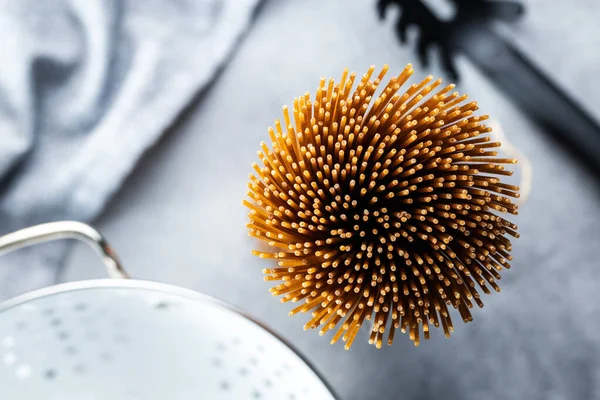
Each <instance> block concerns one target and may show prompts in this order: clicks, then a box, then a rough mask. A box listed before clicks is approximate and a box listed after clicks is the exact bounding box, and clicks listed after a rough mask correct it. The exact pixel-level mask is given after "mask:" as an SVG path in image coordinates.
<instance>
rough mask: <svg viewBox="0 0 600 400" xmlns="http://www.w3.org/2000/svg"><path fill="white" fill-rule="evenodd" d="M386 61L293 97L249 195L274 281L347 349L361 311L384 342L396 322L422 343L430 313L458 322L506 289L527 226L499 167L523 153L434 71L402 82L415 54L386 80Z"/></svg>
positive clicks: (434, 321)
mask: <svg viewBox="0 0 600 400" xmlns="http://www.w3.org/2000/svg"><path fill="white" fill-rule="evenodd" d="M387 70H388V67H387V66H385V67H384V68H383V69H382V71H381V72H380V73H379V74H378V75H377V76H375V77H374V72H375V67H371V68H370V69H369V70H368V72H367V73H366V74H365V75H364V76H363V77H362V79H360V81H358V83H356V80H357V79H356V74H355V73H351V74H348V70H345V71H344V72H343V74H342V77H341V80H340V81H339V83H337V84H336V83H335V82H334V80H329V81H326V80H325V79H324V78H323V79H321V82H320V85H319V88H318V89H317V91H316V95H315V96H314V98H311V96H310V95H309V93H306V94H305V95H304V96H301V97H299V98H297V99H295V100H294V107H293V110H292V111H291V115H290V111H289V109H288V108H287V107H285V106H284V107H283V123H282V122H280V121H275V129H272V128H270V129H269V135H270V141H271V145H270V146H269V145H267V144H266V143H261V149H260V151H259V152H258V157H259V159H260V165H259V164H253V168H254V171H255V172H254V174H251V175H250V180H249V183H248V188H249V191H248V197H249V199H248V200H244V204H245V205H246V206H247V207H248V208H249V209H250V214H249V218H250V221H249V223H248V224H247V226H248V228H249V234H250V235H251V236H254V237H256V238H258V239H261V240H263V241H265V242H266V243H267V244H268V247H265V249H264V250H260V251H259V250H256V251H254V254H255V255H257V256H259V257H261V258H266V259H273V260H274V261H272V262H273V264H274V265H273V266H272V267H271V268H267V269H265V270H264V273H265V279H266V280H268V281H274V282H276V285H275V286H274V287H273V288H272V289H271V292H272V294H273V295H275V296H281V300H282V301H283V302H299V303H300V305H299V306H297V307H296V308H295V309H293V310H292V311H291V312H290V314H291V315H293V314H296V313H311V314H312V318H311V319H310V320H309V321H308V322H307V323H306V325H305V329H310V328H312V329H319V333H320V334H322V335H323V334H325V333H327V332H328V331H330V330H331V331H333V337H332V339H331V342H332V343H335V342H336V341H338V340H339V339H340V338H341V339H342V340H343V341H344V342H345V348H346V349H349V348H350V346H351V345H352V342H353V341H354V339H355V337H356V335H357V333H358V331H359V329H360V328H361V326H362V325H363V324H365V321H371V323H370V324H369V325H370V327H371V333H370V339H369V342H370V343H371V344H375V345H376V346H377V347H378V348H379V347H381V345H382V343H383V341H385V340H386V339H387V343H388V344H392V342H393V340H394V334H395V332H396V331H397V330H400V331H401V332H403V333H405V332H408V333H409V335H410V339H411V340H412V341H413V342H414V343H415V345H418V344H419V341H420V338H421V337H424V338H425V339H429V337H430V331H431V329H432V327H440V326H441V327H442V329H443V331H444V333H445V335H446V336H449V335H450V333H451V332H452V331H453V323H452V320H451V315H450V314H451V310H452V309H455V310H457V311H458V314H459V315H460V317H461V318H462V320H463V321H465V322H468V321H471V320H472V314H471V311H470V310H471V308H473V306H474V305H477V306H479V307H482V306H483V303H482V300H481V294H480V293H490V292H491V290H490V289H492V290H495V291H499V290H500V288H499V287H498V285H497V281H498V280H499V279H500V272H501V271H502V270H504V269H508V268H510V264H509V261H510V260H512V257H511V255H510V254H509V252H510V251H511V242H510V240H509V236H512V237H518V233H517V227H516V226H515V225H514V224H512V223H511V222H509V221H508V220H506V219H505V218H504V216H502V215H503V214H517V205H516V204H514V203H513V202H512V201H511V198H517V197H518V196H519V194H518V190H519V188H518V187H517V186H513V185H509V184H506V183H503V182H502V180H501V177H503V176H508V175H511V171H509V170H506V169H505V168H504V164H514V163H516V160H513V159H506V158H501V157H500V156H499V155H498V152H497V149H496V148H498V147H500V143H498V142H492V141H491V140H490V137H489V135H487V134H488V133H489V132H490V128H488V127H487V126H485V125H484V124H483V122H484V121H485V120H486V119H487V118H488V117H487V116H486V115H477V114H476V113H475V112H476V110H477V109H478V106H477V103H476V102H467V96H465V95H459V94H458V93H456V92H454V91H453V89H454V85H448V86H442V81H441V80H434V79H433V77H431V76H430V77H427V78H426V79H425V80H423V81H422V82H420V83H417V84H412V85H410V86H408V87H407V89H406V90H405V91H401V88H402V87H403V86H404V85H405V84H406V83H407V81H408V80H409V77H410V76H411V74H412V73H413V69H412V67H411V66H410V65H408V66H407V67H406V68H405V69H404V70H403V71H402V72H401V73H400V74H399V75H398V76H395V77H392V78H391V79H390V80H389V82H388V83H387V84H386V85H385V87H383V88H381V87H380V86H382V80H383V78H384V75H385V74H386V72H387ZM373 77H374V79H373ZM376 92H378V93H377V95H376ZM365 325H366V324H365Z"/></svg>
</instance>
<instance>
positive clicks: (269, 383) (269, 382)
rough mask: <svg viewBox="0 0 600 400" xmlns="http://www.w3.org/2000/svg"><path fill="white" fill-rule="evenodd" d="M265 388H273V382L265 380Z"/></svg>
mask: <svg viewBox="0 0 600 400" xmlns="http://www.w3.org/2000/svg"><path fill="white" fill-rule="evenodd" d="M265 386H266V387H268V388H270V387H271V386H273V382H271V381H270V380H269V379H265Z"/></svg>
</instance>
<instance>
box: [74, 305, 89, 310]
mask: <svg viewBox="0 0 600 400" xmlns="http://www.w3.org/2000/svg"><path fill="white" fill-rule="evenodd" d="M87 308H88V307H87V304H85V303H77V304H75V307H74V309H75V311H77V312H84V311H86V310H87Z"/></svg>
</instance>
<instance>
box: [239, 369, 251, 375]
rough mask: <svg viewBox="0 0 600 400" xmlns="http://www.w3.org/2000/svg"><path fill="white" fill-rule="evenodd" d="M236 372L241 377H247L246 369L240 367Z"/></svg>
mask: <svg viewBox="0 0 600 400" xmlns="http://www.w3.org/2000/svg"><path fill="white" fill-rule="evenodd" d="M238 372H239V373H240V375H241V376H247V375H248V372H249V371H248V369H247V368H244V367H242V368H240V369H239V371H238Z"/></svg>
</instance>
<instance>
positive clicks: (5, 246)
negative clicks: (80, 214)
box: [0, 221, 129, 279]
mask: <svg viewBox="0 0 600 400" xmlns="http://www.w3.org/2000/svg"><path fill="white" fill-rule="evenodd" d="M58 239H77V240H81V241H83V242H85V243H87V244H88V245H90V247H92V248H93V249H94V250H95V251H96V253H98V255H100V256H101V257H102V260H103V261H104V265H106V270H107V272H108V276H110V277H111V278H120V279H127V278H129V275H128V274H127V272H125V270H124V269H123V266H122V265H121V262H120V261H119V258H118V257H117V254H116V253H115V251H114V250H113V248H112V247H111V246H110V245H109V244H108V242H107V241H106V240H105V239H104V237H103V236H102V235H101V234H100V232H98V231H97V230H96V229H94V228H92V227H91V226H89V225H86V224H84V223H82V222H76V221H59V222H49V223H47V224H41V225H35V226H31V227H29V228H25V229H21V230H18V231H16V232H13V233H9V234H7V235H4V236H0V255H2V254H4V253H8V252H10V251H13V250H17V249H20V248H22V247H27V246H31V245H34V244H38V243H44V242H49V241H52V240H58Z"/></svg>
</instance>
